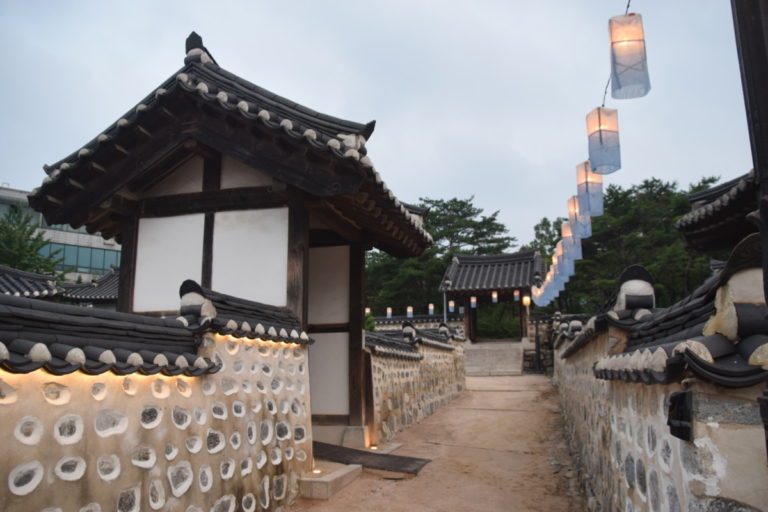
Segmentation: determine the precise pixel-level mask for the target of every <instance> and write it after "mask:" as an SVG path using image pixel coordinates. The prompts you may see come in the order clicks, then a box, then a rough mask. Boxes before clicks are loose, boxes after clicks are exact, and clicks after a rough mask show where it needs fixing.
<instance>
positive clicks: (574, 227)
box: [568, 196, 592, 238]
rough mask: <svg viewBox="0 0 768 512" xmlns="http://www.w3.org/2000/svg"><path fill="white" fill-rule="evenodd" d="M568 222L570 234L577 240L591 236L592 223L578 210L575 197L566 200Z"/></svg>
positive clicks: (577, 202)
mask: <svg viewBox="0 0 768 512" xmlns="http://www.w3.org/2000/svg"><path fill="white" fill-rule="evenodd" d="M568 222H569V224H570V226H571V234H572V235H573V236H577V237H579V238H589V237H591V236H592V221H591V220H590V219H589V216H588V215H583V214H582V213H581V211H580V210H579V201H578V199H577V198H576V196H571V198H570V199H568Z"/></svg>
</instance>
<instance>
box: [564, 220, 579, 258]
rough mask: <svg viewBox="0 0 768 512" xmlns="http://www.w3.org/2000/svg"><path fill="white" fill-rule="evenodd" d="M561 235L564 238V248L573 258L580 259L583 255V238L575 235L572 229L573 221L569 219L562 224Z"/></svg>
mask: <svg viewBox="0 0 768 512" xmlns="http://www.w3.org/2000/svg"><path fill="white" fill-rule="evenodd" d="M560 236H561V238H562V240H563V248H564V249H565V251H566V253H567V254H569V255H570V257H571V259H573V260H574V261H575V260H580V259H581V258H582V257H583V256H582V252H581V239H580V238H579V237H577V236H574V234H573V231H572V230H571V223H570V222H568V221H567V220H566V221H564V222H563V223H562V224H560Z"/></svg>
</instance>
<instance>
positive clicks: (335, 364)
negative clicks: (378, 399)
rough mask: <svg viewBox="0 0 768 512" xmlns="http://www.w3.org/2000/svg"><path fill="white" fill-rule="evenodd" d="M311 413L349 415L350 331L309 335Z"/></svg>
mask: <svg viewBox="0 0 768 512" xmlns="http://www.w3.org/2000/svg"><path fill="white" fill-rule="evenodd" d="M310 336H312V338H314V340H315V343H313V344H312V345H310V346H309V388H310V389H311V390H312V414H349V334H347V333H345V332H344V333H324V334H311V335H310Z"/></svg>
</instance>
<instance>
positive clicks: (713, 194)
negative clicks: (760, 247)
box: [677, 170, 757, 250]
mask: <svg viewBox="0 0 768 512" xmlns="http://www.w3.org/2000/svg"><path fill="white" fill-rule="evenodd" d="M688 200H689V201H690V202H691V208H692V209H691V211H690V212H688V213H686V214H685V215H683V216H682V217H681V218H680V220H678V221H677V229H679V230H680V232H681V233H682V235H683V238H684V239H685V241H686V244H687V245H689V246H690V247H693V248H697V249H701V250H710V249H718V248H722V247H730V246H733V245H735V244H736V243H737V242H738V241H739V240H741V239H742V238H743V237H745V236H746V235H747V234H749V233H752V232H754V231H756V230H757V228H756V227H755V226H754V225H752V223H751V222H749V221H748V220H747V219H746V215H747V214H748V213H750V212H751V211H753V210H755V209H756V208H757V183H756V180H755V171H754V170H751V171H749V172H748V173H747V174H745V175H743V176H739V177H738V178H735V179H733V180H730V181H727V182H725V183H721V184H720V185H716V186H714V187H711V188H709V189H707V190H702V191H700V192H696V193H694V194H690V195H689V196H688Z"/></svg>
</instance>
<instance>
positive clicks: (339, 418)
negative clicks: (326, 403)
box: [312, 414, 349, 425]
mask: <svg viewBox="0 0 768 512" xmlns="http://www.w3.org/2000/svg"><path fill="white" fill-rule="evenodd" d="M312 424H313V425H349V414H313V415H312Z"/></svg>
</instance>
